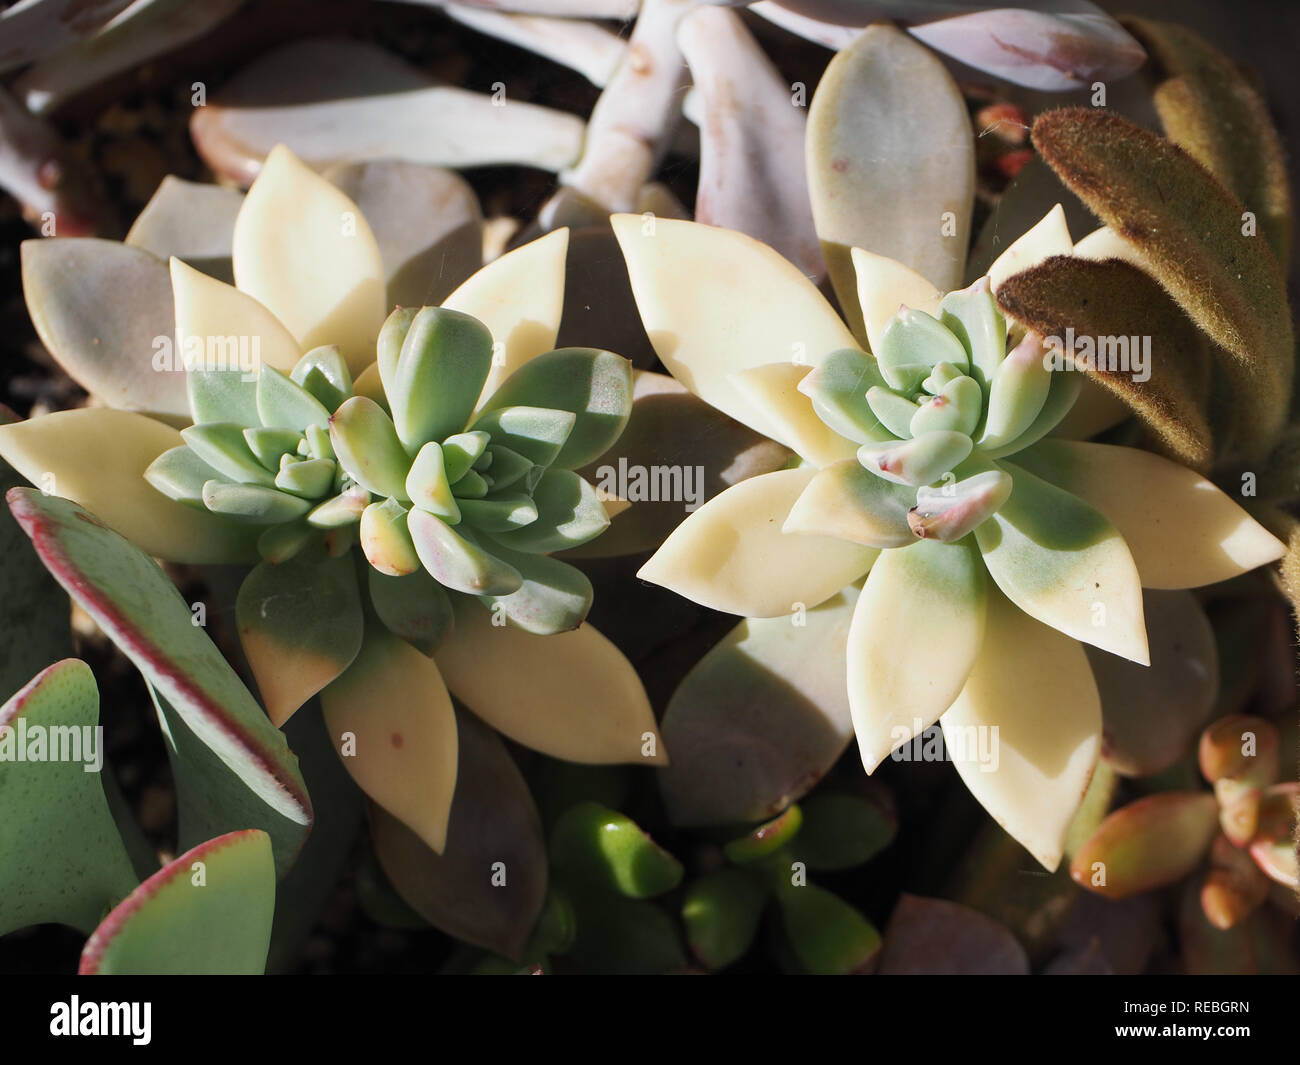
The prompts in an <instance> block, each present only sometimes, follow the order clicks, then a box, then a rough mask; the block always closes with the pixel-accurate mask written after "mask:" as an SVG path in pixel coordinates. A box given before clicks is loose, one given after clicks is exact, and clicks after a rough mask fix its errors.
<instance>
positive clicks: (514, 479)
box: [487, 444, 536, 492]
mask: <svg viewBox="0 0 1300 1065" xmlns="http://www.w3.org/2000/svg"><path fill="white" fill-rule="evenodd" d="M487 454H489V455H491V456H492V465H491V467H490V469H491V470H492V488H493V490H494V491H497V492H499V491H501V490H502V489H503V488H509V487H511V486H512V485H514V484H516V483H518V482H519V481H520V480H522V479H523V478H524V477H525V476H526V475H527V474H529V473H531V472H532V471H533V470H534V469H535V468H536V466H535V464H534V463H533V462H532V460H531V459H526V458H524V456H523V455H520V454H519V453H518V452H516V451H511V450H510V449H509V448H508V447H503V446H502V445H500V444H492V445H491V446H490V447H489V448H488V450H487Z"/></svg>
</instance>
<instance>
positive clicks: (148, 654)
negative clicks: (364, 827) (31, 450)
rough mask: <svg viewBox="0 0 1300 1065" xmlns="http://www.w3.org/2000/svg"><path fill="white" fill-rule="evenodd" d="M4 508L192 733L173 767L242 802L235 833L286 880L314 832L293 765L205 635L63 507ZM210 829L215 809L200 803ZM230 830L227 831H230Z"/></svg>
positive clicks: (29, 504)
mask: <svg viewBox="0 0 1300 1065" xmlns="http://www.w3.org/2000/svg"><path fill="white" fill-rule="evenodd" d="M8 498H9V506H10V509H11V510H12V511H13V513H14V517H16V518H17V519H18V523H19V524H20V525H21V526H22V528H23V531H24V532H26V533H27V535H28V536H29V537H30V538H31V540H32V543H33V544H35V546H36V552H37V554H39V555H40V556H41V561H42V562H43V563H44V564H45V565H46V567H47V568H48V569H49V570H50V572H51V573H53V574H54V577H55V579H56V580H58V582H59V583H60V584H61V585H63V587H64V589H65V590H67V592H68V594H69V595H71V596H72V597H73V599H75V600H76V601H77V602H78V603H79V604H80V605H81V607H82V608H83V609H84V610H85V611H86V612H87V613H88V614H89V615H90V616H91V617H92V618H93V619H94V620H95V623H96V624H97V625H98V626H99V627H100V628H101V629H102V630H103V631H104V632H105V633H106V634H107V635H108V636H109V638H110V639H112V640H113V642H114V643H115V644H117V646H118V648H119V649H120V650H121V651H122V652H123V653H124V654H125V655H126V656H127V657H128V658H130V659H131V661H132V662H133V663H135V665H136V666H137V668H139V670H140V671H141V672H142V673H143V674H144V676H145V679H146V680H148V681H149V682H150V683H151V684H152V685H153V686H154V687H155V688H156V689H157V691H158V693H159V694H160V695H161V696H162V697H163V699H164V700H166V702H168V703H170V704H171V705H172V707H174V711H175V717H176V718H177V719H178V720H181V721H183V722H184V723H185V725H186V726H187V728H188V729H189V730H190V732H191V733H192V740H193V743H192V744H190V743H185V742H184V741H182V740H179V739H178V742H177V744H176V750H177V756H178V759H179V761H181V762H186V761H189V760H190V758H191V757H192V756H193V757H195V758H196V764H195V771H196V778H197V779H199V780H201V781H202V786H203V787H204V788H205V789H207V788H208V787H211V786H212V782H213V781H214V780H219V781H220V782H221V790H222V792H223V793H224V794H225V795H226V796H228V797H231V799H232V801H234V799H235V798H238V799H239V802H240V805H241V806H242V807H243V808H242V809H241V810H240V811H239V813H240V815H241V820H242V824H243V825H244V826H245V827H247V826H248V825H258V826H259V827H263V828H265V829H266V830H267V832H268V833H269V834H270V836H271V839H272V843H273V844H274V847H275V853H276V861H277V867H278V868H279V869H281V870H284V869H286V868H287V867H288V865H289V863H290V862H291V861H292V860H293V856H294V854H295V853H296V852H297V850H298V848H299V847H300V846H301V845H302V841H303V839H304V838H305V837H306V834H307V829H308V827H309V826H310V824H311V803H310V800H309V799H308V798H307V792H306V788H305V786H304V784H303V780H302V776H301V774H300V773H299V772H298V767H297V760H296V759H295V758H294V756H293V753H292V752H291V751H290V750H289V747H288V745H287V744H286V743H285V741H284V737H283V736H282V735H281V734H280V733H279V732H278V731H277V730H276V729H275V728H274V727H273V726H272V725H271V723H270V722H269V721H268V720H267V718H266V715H265V714H264V713H263V712H262V708H261V707H260V706H258V705H257V703H256V701H254V699H253V697H252V696H251V695H250V694H249V692H248V689H247V688H245V687H244V685H243V683H242V682H241V681H240V680H239V677H238V675H237V674H236V673H235V671H234V670H233V669H232V668H231V667H230V665H229V663H228V662H227V661H226V660H225V659H224V658H223V657H222V656H221V652H220V651H218V650H217V647H216V645H215V644H214V643H213V642H212V641H211V640H210V639H209V638H208V636H207V634H206V633H204V631H203V630H202V629H201V628H199V627H198V626H196V625H195V624H194V623H193V619H192V614H191V611H190V607H189V604H187V603H186V602H185V600H184V599H182V598H181V596H180V593H179V592H178V591H177V590H176V588H175V587H174V586H173V585H172V583H171V581H169V580H168V579H167V577H166V575H165V574H164V573H163V572H162V570H161V569H159V568H158V566H157V565H156V564H155V563H154V562H153V560H152V559H150V558H149V557H148V556H147V555H146V554H144V552H142V551H141V550H140V549H139V548H138V547H135V546H134V545H133V544H131V543H129V542H128V541H126V540H124V539H123V538H122V537H120V536H119V535H117V534H116V533H114V532H113V531H111V530H110V529H107V528H105V527H104V526H103V525H101V524H100V523H99V521H98V519H96V518H95V517H94V516H93V515H91V514H89V513H87V512H86V511H84V510H82V509H81V508H80V507H78V506H77V505H76V504H75V503H70V502H68V501H67V500H64V499H58V498H56V497H54V496H42V495H41V494H40V493H39V492H37V491H35V490H34V489H23V488H15V489H13V490H11V492H10V493H9V497H8ZM203 799H204V809H210V810H211V813H210V814H209V815H208V816H210V817H212V819H213V820H214V821H220V820H221V819H222V816H223V812H224V811H223V810H222V803H221V801H220V800H218V801H215V802H214V801H213V799H214V796H213V795H212V794H211V793H207V792H206V791H205V794H204V795H203ZM230 827H231V826H227V830H229V828H230Z"/></svg>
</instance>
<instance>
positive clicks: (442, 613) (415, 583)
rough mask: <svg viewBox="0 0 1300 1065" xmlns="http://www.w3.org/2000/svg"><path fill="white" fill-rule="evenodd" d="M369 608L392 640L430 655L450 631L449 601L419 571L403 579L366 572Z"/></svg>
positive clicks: (373, 569)
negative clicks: (384, 626)
mask: <svg viewBox="0 0 1300 1065" xmlns="http://www.w3.org/2000/svg"><path fill="white" fill-rule="evenodd" d="M369 580H370V604H371V606H373V607H374V609H375V613H376V614H378V615H379V620H380V621H382V622H383V623H384V624H385V625H386V626H387V627H388V631H389V632H391V633H393V634H394V635H395V636H400V637H401V638H402V639H403V640H405V641H406V642H407V643H409V644H410V645H411V646H412V647H414V648H415V649H416V650H417V651H421V652H422V653H424V654H426V655H432V654H433V652H434V650H435V648H437V646H438V644H439V643H441V642H442V638H443V636H445V635H446V634H447V631H448V630H449V629H450V628H451V625H452V620H453V613H452V609H451V600H450V599H449V598H448V597H447V593H446V591H445V590H444V589H443V587H442V585H441V584H439V583H438V582H437V581H436V580H434V579H433V578H432V577H430V576H429V574H428V573H427V572H425V571H424V570H422V569H418V570H416V571H415V572H414V573H408V574H407V575H406V576H404V577H392V576H389V575H388V574H386V573H380V572H379V570H377V569H375V568H374V567H373V566H372V567H371V568H370V570H369Z"/></svg>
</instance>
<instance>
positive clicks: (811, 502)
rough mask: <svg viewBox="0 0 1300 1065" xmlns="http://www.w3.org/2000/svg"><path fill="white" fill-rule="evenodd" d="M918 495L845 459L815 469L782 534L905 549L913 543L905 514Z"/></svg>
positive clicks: (853, 461) (787, 519)
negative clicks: (831, 538)
mask: <svg viewBox="0 0 1300 1065" xmlns="http://www.w3.org/2000/svg"><path fill="white" fill-rule="evenodd" d="M915 503H916V493H915V492H914V491H913V490H912V489H911V488H908V487H905V486H903V485H898V484H894V483H893V482H892V481H887V480H885V479H884V478H883V477H877V476H876V475H875V474H873V473H870V472H868V471H867V470H864V469H863V468H862V465H861V463H859V462H858V461H857V459H845V460H844V461H842V462H837V463H835V464H834V465H833V466H827V467H826V468H825V469H824V470H819V471H818V473H817V475H816V476H815V477H814V478H813V479H812V480H811V481H809V482H808V486H807V487H806V488H805V489H804V490H803V491H802V492H801V493H800V494H799V498H798V499H797V500H795V504H794V506H793V507H791V508H790V514H789V516H788V517H787V518H786V519H785V524H784V525H783V526H782V527H781V531H782V532H785V533H809V534H813V535H816V536H828V537H833V538H834V539H836V540H848V541H850V542H852V543H855V544H863V545H865V546H867V547H878V548H892V547H907V546H908V545H909V544H911V543H913V542H914V541H915V540H916V536H915V534H913V532H912V530H911V529H910V528H908V518H907V512H908V511H909V510H910V509H911V508H912V506H913V505H915Z"/></svg>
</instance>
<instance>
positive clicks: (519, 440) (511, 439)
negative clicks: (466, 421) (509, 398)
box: [471, 406, 577, 466]
mask: <svg viewBox="0 0 1300 1065" xmlns="http://www.w3.org/2000/svg"><path fill="white" fill-rule="evenodd" d="M576 422H577V416H576V415H574V414H573V412H572V411H567V410H553V409H549V408H546V407H528V406H510V407H497V408H494V409H491V410H486V411H484V412H483V413H482V414H481V415H479V417H477V418H475V419H474V423H473V425H472V426H471V428H472V429H473V430H475V431H477V432H485V433H487V434H488V435H489V436H490V437H491V439H492V442H493V443H494V444H502V445H504V446H505V447H508V448H509V449H510V450H511V451H515V452H517V453H519V454H520V455H523V456H524V457H525V458H527V459H528V460H529V461H531V462H534V463H536V464H537V465H539V466H549V465H550V464H551V463H552V462H554V461H555V460H556V458H557V456H558V455H559V454H560V451H561V450H562V449H563V448H564V445H565V442H566V441H567V440H568V439H569V434H570V433H571V432H572V431H573V427H574V425H575V424H576Z"/></svg>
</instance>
